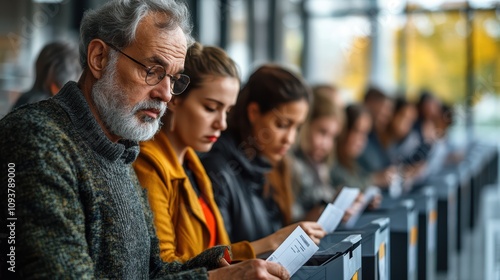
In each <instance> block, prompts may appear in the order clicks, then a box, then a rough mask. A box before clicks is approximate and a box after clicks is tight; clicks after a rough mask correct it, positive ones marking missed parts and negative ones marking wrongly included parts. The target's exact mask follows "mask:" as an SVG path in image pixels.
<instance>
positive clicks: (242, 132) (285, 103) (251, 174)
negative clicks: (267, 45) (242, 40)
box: [202, 65, 325, 248]
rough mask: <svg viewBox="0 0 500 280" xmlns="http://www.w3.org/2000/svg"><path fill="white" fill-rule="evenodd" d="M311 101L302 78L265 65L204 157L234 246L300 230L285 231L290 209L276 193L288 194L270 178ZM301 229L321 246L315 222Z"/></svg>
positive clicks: (304, 224)
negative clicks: (271, 183)
mask: <svg viewBox="0 0 500 280" xmlns="http://www.w3.org/2000/svg"><path fill="white" fill-rule="evenodd" d="M309 100H310V92H309V88H308V87H307V86H306V85H305V83H304V82H303V81H302V79H301V78H299V77H298V76H296V75H294V74H292V73H291V72H289V71H287V70H286V69H284V68H282V67H280V66H275V65H265V66H262V67H260V68H259V69H257V70H256V71H255V72H254V73H253V74H252V75H251V76H250V78H249V80H248V82H247V84H246V85H245V87H244V88H243V89H242V91H241V93H240V95H239V97H238V101H237V102H236V105H235V107H234V109H233V110H232V111H231V114H230V116H229V122H228V131H227V132H225V133H223V134H222V136H221V138H220V139H219V141H218V142H217V143H215V145H214V148H213V149H212V150H211V151H210V152H209V153H208V154H206V155H205V156H203V157H202V162H203V165H204V166H205V169H206V170H207V173H208V175H209V177H210V179H211V181H212V184H213V186H214V192H215V194H216V195H215V200H216V202H217V204H218V206H219V209H220V211H221V214H222V216H223V217H224V221H225V223H226V229H227V231H228V233H229V237H230V239H231V241H232V242H239V241H242V240H250V241H254V240H259V239H261V238H263V237H265V236H267V235H269V234H272V233H275V232H276V234H280V235H283V236H284V237H285V236H287V235H288V234H289V233H290V232H291V231H293V230H294V229H295V227H296V226H297V225H296V224H295V225H290V226H288V227H285V228H283V229H281V228H282V227H283V225H284V224H285V223H284V220H285V217H284V214H283V213H284V212H285V211H286V209H280V203H279V198H278V197H277V196H276V195H274V194H275V193H276V192H280V191H282V190H280V189H277V188H276V186H272V185H270V184H269V182H268V181H267V180H266V174H268V173H269V172H270V170H271V168H272V167H273V166H276V165H278V164H279V163H280V162H281V160H282V159H283V157H284V156H285V154H286V153H287V151H288V150H289V149H290V147H291V145H292V144H293V142H294V140H295V137H296V134H297V129H298V127H299V126H300V125H301V124H302V123H303V122H304V120H305V119H306V115H307V112H308V109H309V102H310V101H309ZM281 205H284V204H281ZM301 226H302V227H303V228H304V230H305V231H306V232H307V233H308V234H309V236H310V237H311V238H313V240H315V241H316V242H318V241H319V239H320V238H321V237H323V236H324V234H325V232H324V231H323V230H322V228H321V227H320V226H319V225H318V224H317V223H315V222H303V223H301ZM280 229H281V230H280ZM278 245H279V244H278V243H274V244H270V246H271V247H273V248H274V247H276V246H278Z"/></svg>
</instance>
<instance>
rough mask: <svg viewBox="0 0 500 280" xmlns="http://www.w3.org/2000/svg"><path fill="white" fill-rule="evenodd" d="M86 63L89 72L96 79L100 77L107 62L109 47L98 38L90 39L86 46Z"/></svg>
mask: <svg viewBox="0 0 500 280" xmlns="http://www.w3.org/2000/svg"><path fill="white" fill-rule="evenodd" d="M87 50H88V53H87V64H88V68H89V70H90V72H92V75H93V76H94V78H96V79H100V78H101V77H102V74H103V73H102V72H103V70H104V68H106V65H107V63H108V53H109V50H110V48H109V47H108V46H107V45H106V43H104V42H103V41H102V40H100V39H94V40H92V41H90V43H89V46H88V48H87Z"/></svg>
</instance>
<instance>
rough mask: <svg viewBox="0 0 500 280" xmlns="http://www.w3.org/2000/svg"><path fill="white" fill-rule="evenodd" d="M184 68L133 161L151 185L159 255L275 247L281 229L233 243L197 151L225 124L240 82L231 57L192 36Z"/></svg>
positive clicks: (251, 253) (248, 252)
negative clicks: (183, 80) (183, 79)
mask: <svg viewBox="0 0 500 280" xmlns="http://www.w3.org/2000/svg"><path fill="white" fill-rule="evenodd" d="M183 73H184V74H186V75H189V77H190V79H191V82H190V83H189V85H188V87H187V88H186V89H185V91H184V92H183V93H182V94H180V95H175V96H174V97H173V98H172V100H171V101H170V102H169V106H168V112H167V113H166V114H165V115H164V117H163V118H162V121H163V123H165V125H164V126H163V127H162V129H161V130H160V132H159V134H158V135H156V137H155V139H154V140H150V141H147V142H143V143H141V152H140V155H139V157H138V159H137V161H136V162H135V163H134V168H135V171H136V174H137V176H138V178H139V180H140V182H141V185H142V186H143V187H144V188H146V189H147V190H148V199H149V202H150V205H151V209H152V210H153V213H154V222H155V226H156V229H157V235H158V237H159V240H160V255H161V257H162V259H163V260H164V261H175V260H177V261H182V262H184V261H186V260H188V259H190V258H192V257H193V256H196V255H197V254H199V253H200V252H202V251H204V250H205V249H207V248H210V247H213V246H214V245H218V244H224V245H229V244H230V245H231V251H232V255H233V260H245V259H251V258H255V256H256V255H258V254H261V253H264V252H267V251H271V250H274V249H275V248H276V247H275V246H274V244H278V245H279V244H280V243H281V242H282V241H283V240H284V238H285V237H286V234H281V233H277V234H271V235H268V236H263V237H262V239H261V240H256V241H255V242H248V241H247V240H240V241H239V242H233V243H231V242H230V239H229V237H228V234H227V231H226V228H225V225H224V221H223V219H222V216H221V214H220V211H219V209H218V207H217V204H216V203H215V200H214V193H213V191H212V185H211V182H210V179H209V178H208V176H207V173H206V172H205V169H204V168H203V166H202V164H201V162H200V160H199V158H198V156H197V155H196V152H207V151H209V150H210V149H211V148H212V145H213V144H214V143H215V142H216V141H217V139H218V138H219V137H220V134H221V131H223V130H225V129H226V127H227V124H226V115H227V114H228V112H230V111H231V110H232V107H233V106H234V104H235V102H236V98H237V96H238V91H239V87H240V80H239V74H238V70H237V66H236V64H235V62H234V61H233V60H232V59H231V58H230V57H229V56H228V55H227V54H226V53H225V52H224V51H223V50H222V49H220V48H217V47H210V46H202V45H201V44H199V43H195V44H194V45H193V46H191V47H190V48H189V49H188V51H187V56H186V60H185V64H184V72H183ZM291 230H293V229H290V232H291ZM252 241H254V240H252ZM270 244H272V245H270Z"/></svg>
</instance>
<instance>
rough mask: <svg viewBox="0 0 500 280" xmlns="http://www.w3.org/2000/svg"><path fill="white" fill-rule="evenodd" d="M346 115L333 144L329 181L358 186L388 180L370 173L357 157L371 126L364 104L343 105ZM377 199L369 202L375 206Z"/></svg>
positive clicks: (379, 183)
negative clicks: (336, 140) (332, 160)
mask: <svg viewBox="0 0 500 280" xmlns="http://www.w3.org/2000/svg"><path fill="white" fill-rule="evenodd" d="M345 118H346V121H345V126H344V128H343V130H342V132H341V134H340V136H339V139H338V142H337V147H336V155H337V160H336V164H335V166H334V168H333V169H332V173H331V180H332V184H333V185H334V186H336V187H340V186H348V187H352V188H359V189H361V190H364V189H366V188H367V187H368V186H370V185H376V186H379V187H383V186H386V185H387V184H388V183H389V181H390V180H389V178H386V176H383V177H382V178H378V175H377V176H372V174H370V173H368V172H366V171H364V169H362V168H361V166H360V165H359V164H358V163H357V161H356V159H357V158H358V157H359V155H360V154H361V153H362V152H363V149H364V148H365V145H366V142H367V139H368V133H369V132H370V130H371V127H372V118H371V116H370V113H369V112H368V110H367V109H366V108H365V107H363V105H360V104H352V105H349V106H347V107H346V108H345ZM392 172H394V171H392V170H388V171H387V172H386V174H387V176H388V177H390V176H391V174H392ZM378 199H379V198H378ZM378 202H379V201H376V202H375V203H373V204H372V206H377V205H378Z"/></svg>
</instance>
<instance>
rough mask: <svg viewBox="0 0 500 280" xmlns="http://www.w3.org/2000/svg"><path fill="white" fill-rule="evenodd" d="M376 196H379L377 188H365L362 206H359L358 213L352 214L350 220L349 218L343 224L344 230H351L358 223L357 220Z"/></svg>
mask: <svg viewBox="0 0 500 280" xmlns="http://www.w3.org/2000/svg"><path fill="white" fill-rule="evenodd" d="M378 194H380V189H379V188H378V187H375V186H369V187H368V188H366V190H365V191H364V201H363V204H362V205H361V207H359V209H358V211H357V212H356V213H353V214H352V216H351V218H349V220H347V222H346V223H345V227H346V228H352V227H354V225H355V224H356V222H357V221H358V219H359V217H360V216H361V214H363V212H364V211H365V209H366V208H367V207H368V205H370V203H371V202H372V200H373V199H374V198H375V196H376V195H378Z"/></svg>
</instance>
